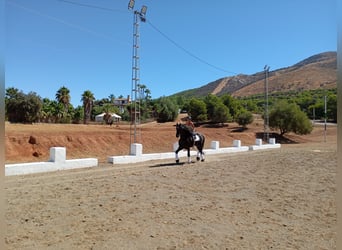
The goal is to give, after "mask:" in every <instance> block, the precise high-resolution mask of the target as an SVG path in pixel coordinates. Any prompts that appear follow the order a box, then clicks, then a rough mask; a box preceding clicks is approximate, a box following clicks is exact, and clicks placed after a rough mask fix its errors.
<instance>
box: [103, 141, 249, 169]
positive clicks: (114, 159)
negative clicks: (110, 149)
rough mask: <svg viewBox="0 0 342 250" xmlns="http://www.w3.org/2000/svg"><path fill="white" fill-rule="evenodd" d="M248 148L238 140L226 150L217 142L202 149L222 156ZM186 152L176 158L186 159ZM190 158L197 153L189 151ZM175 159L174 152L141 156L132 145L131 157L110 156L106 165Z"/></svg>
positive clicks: (136, 146)
mask: <svg viewBox="0 0 342 250" xmlns="http://www.w3.org/2000/svg"><path fill="white" fill-rule="evenodd" d="M177 148H178V142H175V143H174V144H173V150H174V151H176V150H177ZM248 150H249V147H248V146H241V141H240V140H234V141H233V147H228V148H219V142H218V141H212V142H211V149H204V150H203V151H204V154H205V155H210V154H224V153H236V152H243V151H248ZM187 153H188V152H187V150H181V151H179V153H178V157H187ZM190 155H191V156H197V151H195V150H191V151H190ZM170 158H175V152H168V153H153V154H143V153H142V145H141V144H138V143H134V144H132V145H131V155H121V156H110V157H108V163H112V164H113V165H114V164H127V163H138V162H143V161H151V160H163V159H170Z"/></svg>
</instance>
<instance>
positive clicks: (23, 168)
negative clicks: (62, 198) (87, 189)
mask: <svg viewBox="0 0 342 250" xmlns="http://www.w3.org/2000/svg"><path fill="white" fill-rule="evenodd" d="M97 166H98V160H97V159H96V158H84V159H73V160H66V149H65V147H52V148H50V160H49V161H48V162H31V163H17V164H6V165H5V176H11V175H24V174H35V173H42V172H52V171H58V170H67V169H77V168H87V167H97Z"/></svg>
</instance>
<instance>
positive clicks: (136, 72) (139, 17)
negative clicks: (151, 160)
mask: <svg viewBox="0 0 342 250" xmlns="http://www.w3.org/2000/svg"><path fill="white" fill-rule="evenodd" d="M133 8H134V0H130V1H129V3H128V9H129V10H131V11H133ZM146 11H147V7H146V6H145V5H143V6H142V8H141V10H140V12H139V11H137V10H134V11H133V18H134V19H133V55H132V91H131V103H132V106H131V125H130V145H131V144H132V143H137V142H138V136H140V131H138V125H139V124H140V95H139V86H140V84H139V82H140V66H139V59H140V56H139V47H140V45H139V42H140V40H139V38H140V34H139V24H140V21H141V22H145V21H146V18H145V15H146ZM130 153H132V152H130Z"/></svg>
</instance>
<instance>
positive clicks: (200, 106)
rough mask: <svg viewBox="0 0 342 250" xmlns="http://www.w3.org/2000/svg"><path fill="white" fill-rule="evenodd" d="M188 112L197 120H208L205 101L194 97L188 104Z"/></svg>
mask: <svg viewBox="0 0 342 250" xmlns="http://www.w3.org/2000/svg"><path fill="white" fill-rule="evenodd" d="M188 114H189V115H190V116H191V118H192V120H193V121H195V122H201V121H206V120H207V106H206V104H205V102H204V101H202V100H200V99H196V98H192V99H191V100H190V102H189V106H188Z"/></svg>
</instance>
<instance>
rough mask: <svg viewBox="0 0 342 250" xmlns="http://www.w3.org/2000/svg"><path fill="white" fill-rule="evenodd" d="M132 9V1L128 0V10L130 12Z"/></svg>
mask: <svg viewBox="0 0 342 250" xmlns="http://www.w3.org/2000/svg"><path fill="white" fill-rule="evenodd" d="M133 8H134V0H129V3H128V9H129V10H132V9H133Z"/></svg>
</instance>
